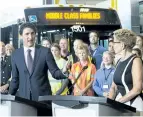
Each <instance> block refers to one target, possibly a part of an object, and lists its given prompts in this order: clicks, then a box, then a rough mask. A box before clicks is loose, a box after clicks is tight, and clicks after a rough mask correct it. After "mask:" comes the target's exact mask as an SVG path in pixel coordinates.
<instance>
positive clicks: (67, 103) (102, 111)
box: [39, 96, 136, 117]
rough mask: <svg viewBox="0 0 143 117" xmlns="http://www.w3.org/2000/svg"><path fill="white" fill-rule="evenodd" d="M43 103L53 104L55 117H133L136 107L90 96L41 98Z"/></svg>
mask: <svg viewBox="0 0 143 117" xmlns="http://www.w3.org/2000/svg"><path fill="white" fill-rule="evenodd" d="M39 101H40V102H43V103H49V102H52V113H53V116H54V117H58V116H60V117H63V116H76V117H78V116H94V117H95V116H122V115H127V116H131V115H132V114H133V113H135V112H136V109H135V108H134V107H131V106H128V105H125V104H122V103H119V102H116V101H114V100H111V99H108V98H102V97H90V96H40V97H39Z"/></svg>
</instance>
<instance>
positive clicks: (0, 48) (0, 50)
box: [0, 42, 5, 55]
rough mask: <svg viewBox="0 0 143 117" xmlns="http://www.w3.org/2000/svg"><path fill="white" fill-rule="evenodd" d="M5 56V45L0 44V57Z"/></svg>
mask: <svg viewBox="0 0 143 117" xmlns="http://www.w3.org/2000/svg"><path fill="white" fill-rule="evenodd" d="M4 54H5V44H4V43H2V42H0V55H4Z"/></svg>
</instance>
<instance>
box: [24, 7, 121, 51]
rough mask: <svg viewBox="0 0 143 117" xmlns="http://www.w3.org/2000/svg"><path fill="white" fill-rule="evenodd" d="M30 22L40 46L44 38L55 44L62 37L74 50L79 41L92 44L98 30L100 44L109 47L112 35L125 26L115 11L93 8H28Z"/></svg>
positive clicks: (26, 15)
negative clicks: (90, 38) (76, 41)
mask: <svg viewBox="0 0 143 117" xmlns="http://www.w3.org/2000/svg"><path fill="white" fill-rule="evenodd" d="M24 14H25V19H26V22H31V23H34V24H35V25H36V27H37V43H38V44H40V43H41V41H42V39H43V38H46V39H49V40H50V41H51V43H54V42H58V41H59V40H60V39H61V38H67V39H68V40H69V45H70V50H72V44H73V41H74V40H75V39H82V40H83V41H84V42H85V43H87V44H89V39H88V34H89V32H91V31H97V32H98V33H99V35H100V41H99V44H100V45H103V46H104V47H107V39H108V37H109V35H110V34H111V33H112V32H113V31H114V30H117V29H119V28H121V23H120V20H119V17H118V14H117V12H116V11H115V10H113V9H102V8H96V7H95V6H89V5H45V6H42V7H33V8H26V9H24Z"/></svg>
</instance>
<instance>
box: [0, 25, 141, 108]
mask: <svg viewBox="0 0 143 117" xmlns="http://www.w3.org/2000/svg"><path fill="white" fill-rule="evenodd" d="M19 33H20V35H21V37H22V39H23V48H20V49H16V50H14V48H13V46H12V45H10V44H8V45H6V46H5V44H4V43H3V42H0V52H1V53H0V54H1V82H0V92H1V93H10V94H12V95H18V96H20V97H23V98H26V99H30V100H38V96H43V95H56V94H57V92H58V91H59V90H60V89H61V88H62V87H63V85H64V83H65V81H67V79H68V80H69V82H68V84H67V85H66V87H65V88H64V90H63V91H62V93H61V95H75V96H100V97H107V98H110V99H113V100H116V101H119V102H121V103H125V104H128V105H130V106H133V107H136V108H137V110H139V111H143V98H142V90H143V65H142V59H143V37H142V36H141V35H136V34H135V33H134V32H132V31H130V30H127V29H118V30H116V31H114V32H113V34H112V35H111V36H110V38H109V46H108V49H106V48H104V47H103V46H100V45H99V43H98V42H99V39H100V36H99V34H98V32H96V31H94V32H90V33H89V42H90V44H89V45H88V44H86V43H84V42H83V40H82V39H75V40H74V42H73V51H72V52H69V51H68V40H67V39H66V38H62V39H60V41H59V43H51V42H50V41H49V40H47V39H43V40H42V42H41V45H37V44H36V43H35V37H36V28H35V26H34V25H33V24H31V23H24V24H22V25H21V27H20V32H19ZM11 54H12V55H11Z"/></svg>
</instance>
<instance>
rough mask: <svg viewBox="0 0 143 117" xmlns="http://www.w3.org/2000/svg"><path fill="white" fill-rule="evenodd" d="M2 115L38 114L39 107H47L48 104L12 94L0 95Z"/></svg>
mask: <svg viewBox="0 0 143 117" xmlns="http://www.w3.org/2000/svg"><path fill="white" fill-rule="evenodd" d="M0 96H1V97H0V115H1V116H3V117H4V116H37V115H38V109H39V108H47V105H46V104H42V103H39V102H36V101H31V100H27V99H24V98H20V97H17V96H12V95H2V94H1V95H0Z"/></svg>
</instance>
